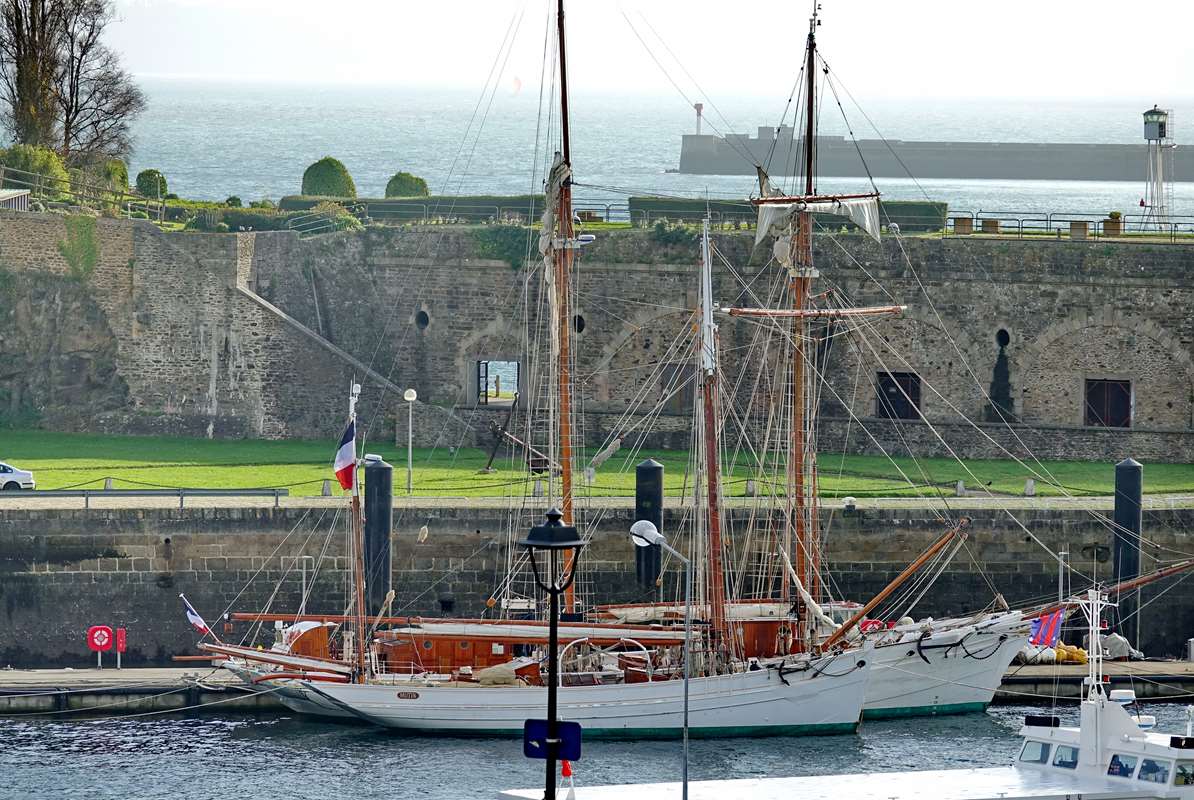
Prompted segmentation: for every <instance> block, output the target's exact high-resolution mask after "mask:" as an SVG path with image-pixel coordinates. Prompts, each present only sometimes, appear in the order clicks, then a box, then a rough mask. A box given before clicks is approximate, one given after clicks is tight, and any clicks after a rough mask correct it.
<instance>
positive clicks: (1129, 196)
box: [130, 78, 1194, 214]
mask: <svg viewBox="0 0 1194 800" xmlns="http://www.w3.org/2000/svg"><path fill="white" fill-rule="evenodd" d="M142 84H143V86H144V88H145V90H146V93H147V94H148V96H149V108H148V111H147V112H146V113H145V115H144V116H143V117H142V118H141V119H140V120H139V121H138V123H137V126H136V131H135V134H136V146H135V150H134V152H133V155H132V158H131V170H130V174H135V173H136V172H137V171H139V170H142V169H145V168H149V167H153V168H156V169H159V170H161V171H162V172H163V173H164V174H165V175H166V178H167V180H168V181H169V188H170V191H172V192H176V193H178V194H179V195H181V196H183V197H192V198H202V199H213V200H223V199H224V198H226V197H228V196H229V195H237V196H239V197H240V198H241V199H242V200H243V201H244V202H246V203H247V202H248V201H250V200H256V199H260V198H263V197H268V198H271V199H273V200H277V199H278V198H279V197H282V196H283V195H288V194H298V193H299V190H300V186H301V179H302V173H303V170H304V169H305V168H306V167H307V165H309V164H311V163H312V162H314V161H315V160H317V159H319V158H321V157H323V156H325V155H333V156H335V157H337V158H339V159H340V160H341V161H343V162H344V164H345V165H346V166H347V167H348V170H349V172H350V173H351V174H352V175H353V178H354V180H355V182H356V186H357V193H358V195H360V196H362V197H381V196H382V195H383V193H384V190H385V184H386V181H387V179H388V178H389V176H390V175H392V174H393V173H395V172H397V171H399V170H402V171H406V172H412V173H414V174H416V175H420V176H422V177H424V178H425V179H426V180H427V182H428V184H429V186H430V188H431V191H432V192H433V193H442V194H521V193H526V192H530V191H536V192H537V191H541V190H542V179H543V172H544V166H545V164H544V160H545V156H544V153H545V152H549V151H547V150H546V149H545V145H544V143H543V141H542V137H544V136H546V133H543V132H541V131H540V130H539V126H538V124H537V119H538V116H539V112H540V107H539V99H538V92H537V90H532V89H531V88H530V87H525V88H522V89H521V90H520V91H519V92H517V93H515V92H513V91H512V90H511V89H510V87H507V86H504V85H503V86H501V87H499V88H498V89H497V91H496V92H495V93H494V95H493V97H492V103H490V101H489V99H488V98H487V99H486V101H485V102H483V103H481V104H480V109H479V110H478V105H479V104H478V98H479V96H480V88H479V87H478V90H477V91H471V92H470V91H463V90H442V89H434V90H423V91H417V90H412V89H402V88H394V87H384V86H372V87H352V86H334V85H326V86H317V85H310V86H304V85H295V84H256V83H235V82H229V81H210V80H206V81H205V80H197V79H190V80H187V79H161V78H157V79H148V78H147V79H145V80H143V81H142ZM1153 102H1154V101H1153V100H1149V101H1148V102H1147V103H1146V102H1145V101H1144V100H1142V101H1141V102H1139V103H1135V104H1133V103H1128V102H1123V101H1116V102H1094V101H1074V102H1049V103H1045V102H1038V103H1023V102H1013V101H993V100H987V101H982V102H979V101H965V100H950V101H931V100H927V99H926V100H918V101H911V102H910V101H907V100H903V101H897V100H892V99H879V100H871V101H868V100H865V99H860V101H859V106H860V107H861V110H860V108H859V107H853V106H849V105H847V106H845V107H844V111H845V114H846V119H847V120H849V125H850V128H851V129H852V130H853V131H854V134H855V136H856V137H857V138H859V139H874V138H880V137H882V138H887V139H908V140H930V141H983V142H999V141H1008V142H1032V141H1040V142H1093V143H1128V144H1133V143H1141V142H1143V134H1142V130H1143V127H1142V122H1141V112H1142V111H1143V109H1144V108H1146V107H1148V106H1151V105H1152V103H1153ZM784 103H785V98H771V99H768V98H719V99H718V100H717V106H716V108H712V107H709V108H706V114H705V117H706V124H705V132H706V133H716V134H724V133H728V132H737V133H749V134H751V135H753V134H754V132H755V129H756V127H757V126H759V125H776V124H778V123H780V122H781V121H783V110H784ZM1185 105H1189V103H1188V102H1187V103H1186V104H1185ZM1182 108H1183V104H1181V103H1178V104H1177V112H1178V119H1182V118H1183V117H1182V115H1181V111H1182ZM862 111H865V112H866V117H863V114H862ZM571 113H572V157H573V163H574V164H575V167H576V180H577V182H578V184H577V187H576V196H577V198H578V199H580V200H583V201H589V202H594V201H601V202H611V201H615V202H616V201H621V202H624V201H625V199H626V197H627V196H628V195H629V194H662V195H665V196H687V197H698V196H704V195H705V194H706V193H707V194H708V195H709V196H711V197H714V198H718V197H726V198H741V197H745V196H747V195H749V194H750V193H751V192H752V191H754V190H755V188H756V187H755V181H754V179H753V178H752V177H750V176H746V175H734V176H727V175H680V174H675V173H668V172H667V170H668V169H672V168H675V167H676V166H677V165H678V164H679V160H680V140H681V136H682V135H683V134H685V133H692V132H693V130H694V125H695V123H694V120H693V113H692V110H691V108H690V107H688V106H687V105H686V104H685V103H684V101H683V100H682V99H681V98H679V97H678V96H661V97H646V96H635V95H633V94H630V95H627V94H624V93H621V94H613V93H609V94H588V95H586V94H578V95H575V96H574V97H573V98H572V106H571ZM786 121H787V122H788V123H789V124H790V123H791V119H790V118H789V119H787V120H786ZM872 122H873V125H872V124H871V123H872ZM547 129H549V126H546V125H545V126H544V127H543V130H544V131H545V130H547ZM820 130H821V133H822V134H824V135H845V134H846V133H847V129H846V126H845V124H844V123H843V121H842V115H841V114H839V113H838V112H837V111H836V109H834V110H827V111H826V112H825V114H824V117H823V119H822V122H821V127H820ZM1188 131H1189V129H1187V128H1185V127H1183V126H1181V125H1180V124H1179V125H1178V127H1177V137H1178V141H1179V142H1186V141H1191V140H1190V139H1188V138H1187V137H1188ZM557 135H558V134H557ZM537 136H539V137H540V140H539V143H538V147H537V146H536V141H537V139H536V137H537ZM551 146H552V147H556V146H558V144H552V145H551ZM1177 179H1178V180H1179V181H1187V182H1186V183H1178V184H1177V185H1176V188H1175V193H1174V194H1175V197H1174V200H1175V203H1174V211H1175V212H1176V213H1179V214H1194V183H1190V182H1188V181H1192V180H1194V175H1179V176H1177ZM777 180H778V179H777ZM781 182H782V181H781ZM1144 182H1145V165H1144V164H1143V163H1141V165H1140V180H1139V182H1137V183H1129V182H1099V181H1044V180H1041V181H999V180H925V179H918V178H917V177H916V176H912V177H908V178H901V179H882V180H880V181H879V182H878V188H879V189H880V190H881V191H882V192H883V193H884V195H885V196H886V197H889V198H891V199H902V200H923V199H926V198H928V199H932V200H942V201H946V202H948V203H949V205H950V207H951V208H953V209H955V210H960V211H972V212H976V211H983V210H985V211H1001V212H1018V213H1020V214H1040V213H1048V212H1063V213H1078V212H1092V213H1105V212H1107V211H1110V210H1119V211H1122V212H1123V213H1125V214H1132V213H1135V212H1136V211H1137V210H1138V209H1137V204H1138V203H1139V200H1140V197H1141V195H1142V193H1143V192H1144ZM820 189H821V190H822V191H825V192H855V191H867V190H869V186H868V185H867V183H866V182H865V181H864V180H861V179H835V178H832V177H826V178H823V179H822V180H821V181H820Z"/></svg>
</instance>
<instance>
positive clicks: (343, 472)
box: [332, 419, 357, 489]
mask: <svg viewBox="0 0 1194 800" xmlns="http://www.w3.org/2000/svg"><path fill="white" fill-rule="evenodd" d="M356 457H357V421H356V420H355V419H350V420H349V421H348V427H346V428H345V429H344V435H343V436H341V437H340V447H339V448H338V449H337V450H336V459H335V461H333V462H332V469H333V470H334V471H335V473H336V480H338V481H340V488H341V489H351V488H352V473H353V471H354V470H355V469H356Z"/></svg>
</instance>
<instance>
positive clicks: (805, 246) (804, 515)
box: [781, 6, 821, 644]
mask: <svg viewBox="0 0 1194 800" xmlns="http://www.w3.org/2000/svg"><path fill="white" fill-rule="evenodd" d="M817 25H818V20H817V11H816V6H814V7H813V16H812V17H811V18H810V19H809V25H808V46H807V48H806V59H807V60H806V62H805V65H804V73H805V81H806V82H805V88H804V93H805V112H804V164H803V168H804V195H805V197H812V196H813V195H814V193H815V191H816V186H815V182H814V179H813V178H814V174H815V170H816V154H815V139H816V130H817V127H816V111H817V109H816V89H817V79H816V76H817V70H816V53H817ZM812 233H813V217H812V213H811V212H809V211H808V210H806V209H803V210H801V211H800V212H799V213H798V214H797V218H796V226H795V228H794V230H793V231H792V236H791V238H790V242H789V247H790V253H791V259H790V260H789V264H790V265H791V266H789V267H788V287H789V294H790V297H791V302H792V310H793V311H794V312H796V313H795V315H794V316H793V318H792V407H791V410H790V438H789V448H788V467H787V486H788V490H787V493H786V495H787V504H786V505H787V514H786V517H787V520H786V524H785V525H784V542H783V547H784V551H785V552H791V546H792V542H791V538H792V533H793V531H795V535H796V574H797V575H798V576H799V577H800V580H801V581H803V583H804V586H805V588H806V589H807V591H808V593H809V594H810V595H811V596H812V598H813V600H815V601H818V602H819V601H820V599H821V592H820V589H821V587H820V563H819V562H820V558H819V543H818V542H817V532H816V526H817V509H816V492H815V482H816V478H815V475H816V466H815V458H816V456H815V455H810V453H809V439H810V438H811V437H810V435H809V434H810V425H809V421H810V415H809V414H808V413H807V410H806V409H805V404H806V403H807V402H808V397H809V392H808V386H807V383H808V375H807V371H806V370H805V357H806V342H807V341H808V330H809V327H808V319H807V318H806V317H805V316H803V314H802V313H801V312H803V311H804V310H805V308H806V306H807V303H808V298H809V286H810V284H811V283H812V279H813V278H815V277H816V276H817V271H816V269H815V268H814V267H813V236H812ZM789 592H790V588H789V586H788V575H787V572H784V573H783V582H782V586H781V595H782V599H783V600H784V602H789V600H790V597H789ZM800 620H801V623H800V627H801V630H800V634H801V636H800V638H801V640H802V641H804V640H807V639H808V638H809V636H810V632H811V630H812V628H811V626H809V624H808V615H807V614H802V615H801V617H800ZM806 644H810V642H806Z"/></svg>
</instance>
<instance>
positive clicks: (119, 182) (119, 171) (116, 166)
mask: <svg viewBox="0 0 1194 800" xmlns="http://www.w3.org/2000/svg"><path fill="white" fill-rule="evenodd" d="M99 174H100V177H101V178H103V179H104V181H106V182H107V184H108V185H109V186H111V187H112V188H113V189H114V190H118V191H121V192H127V191H128V189H129V168H128V167H127V166H125V163H124V162H123V161H121V160H120V159H119V158H110V159H108V160H107V161H105V162H104V163H103V164H102V165H101V166H100V170H99Z"/></svg>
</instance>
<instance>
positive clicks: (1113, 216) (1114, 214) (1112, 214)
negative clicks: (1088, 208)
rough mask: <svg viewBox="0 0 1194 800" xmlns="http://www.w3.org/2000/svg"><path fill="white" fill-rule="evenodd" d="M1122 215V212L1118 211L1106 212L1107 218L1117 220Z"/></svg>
mask: <svg viewBox="0 0 1194 800" xmlns="http://www.w3.org/2000/svg"><path fill="white" fill-rule="evenodd" d="M1122 217H1123V212H1120V211H1111V212H1108V214H1107V219H1114V220H1118V219H1120V218H1122Z"/></svg>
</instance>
